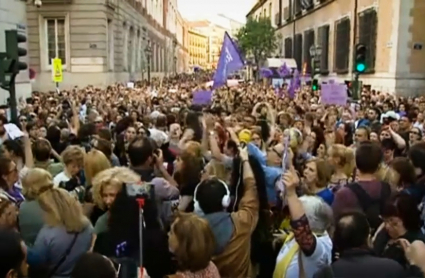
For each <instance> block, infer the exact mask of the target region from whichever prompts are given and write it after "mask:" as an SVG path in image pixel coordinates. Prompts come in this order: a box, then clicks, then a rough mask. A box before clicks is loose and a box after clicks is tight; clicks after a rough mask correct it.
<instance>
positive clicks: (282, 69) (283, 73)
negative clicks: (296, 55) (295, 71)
mask: <svg viewBox="0 0 425 278" xmlns="http://www.w3.org/2000/svg"><path fill="white" fill-rule="evenodd" d="M278 73H279V75H280V77H286V76H288V75H290V74H291V69H290V68H289V67H288V66H287V65H286V62H285V63H283V65H282V66H281V67H280V68H279V69H278Z"/></svg>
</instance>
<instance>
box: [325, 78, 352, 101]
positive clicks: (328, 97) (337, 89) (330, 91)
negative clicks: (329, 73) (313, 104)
mask: <svg viewBox="0 0 425 278" xmlns="http://www.w3.org/2000/svg"><path fill="white" fill-rule="evenodd" d="M321 94H322V103H323V104H334V105H346V104H347V99H348V96H347V89H346V86H345V85H344V84H337V83H333V84H322V85H321Z"/></svg>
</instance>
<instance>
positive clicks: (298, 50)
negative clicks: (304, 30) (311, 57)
mask: <svg viewBox="0 0 425 278" xmlns="http://www.w3.org/2000/svg"><path fill="white" fill-rule="evenodd" d="M294 56H295V57H294V59H295V61H296V62H297V67H298V70H301V67H302V62H303V61H302V59H303V35H302V34H296V35H295V49H294Z"/></svg>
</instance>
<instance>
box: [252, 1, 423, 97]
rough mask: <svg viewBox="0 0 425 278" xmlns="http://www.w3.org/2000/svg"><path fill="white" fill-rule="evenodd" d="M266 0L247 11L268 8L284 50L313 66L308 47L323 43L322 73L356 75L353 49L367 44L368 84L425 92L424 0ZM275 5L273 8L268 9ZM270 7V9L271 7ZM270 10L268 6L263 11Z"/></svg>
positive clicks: (382, 88)
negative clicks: (354, 72)
mask: <svg viewBox="0 0 425 278" xmlns="http://www.w3.org/2000/svg"><path fill="white" fill-rule="evenodd" d="M300 3H301V2H300V1H296V0H273V1H272V0H267V1H265V0H262V1H259V2H258V3H257V4H256V5H255V6H254V7H253V9H252V10H251V11H250V12H249V13H248V15H247V16H253V17H254V18H257V17H259V16H264V15H265V14H266V15H267V14H268V15H271V16H270V19H271V20H272V23H273V24H274V25H275V26H276V28H277V30H276V32H278V33H279V34H281V36H282V44H281V55H282V56H284V57H286V58H294V59H295V60H296V61H297V64H298V67H299V68H301V67H302V66H304V65H305V66H306V68H307V71H310V72H311V58H312V57H311V56H310V51H309V49H310V47H311V46H312V45H317V46H321V55H320V78H321V79H329V78H332V79H337V80H339V81H343V80H351V79H352V78H353V59H352V58H351V57H353V56H354V53H353V49H354V47H355V45H356V44H357V43H362V44H364V45H365V46H366V47H367V61H366V64H367V68H366V73H365V74H362V75H361V76H360V80H361V81H363V84H364V85H370V86H371V87H372V88H374V89H376V90H379V91H384V92H388V93H395V94H398V95H419V94H423V93H424V92H425V29H424V28H423V26H425V17H424V16H423V15H424V14H425V2H424V1H423V0H411V1H401V0H394V1H376V0H305V1H303V3H304V4H306V5H305V6H301V4H300ZM270 7H271V9H270ZM270 10H271V12H270ZM265 11H267V12H265Z"/></svg>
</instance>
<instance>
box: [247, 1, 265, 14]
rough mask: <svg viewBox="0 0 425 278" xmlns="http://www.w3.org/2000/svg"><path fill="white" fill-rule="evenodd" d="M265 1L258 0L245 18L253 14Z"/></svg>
mask: <svg viewBox="0 0 425 278" xmlns="http://www.w3.org/2000/svg"><path fill="white" fill-rule="evenodd" d="M266 2H267V0H258V2H257V3H256V4H255V5H254V7H252V9H251V10H250V11H249V12H248V13H247V15H246V17H250V16H251V15H252V14H253V13H255V12H256V11H257V10H258V9H260V8H261V7H262V6H263V5H264V3H266Z"/></svg>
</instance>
